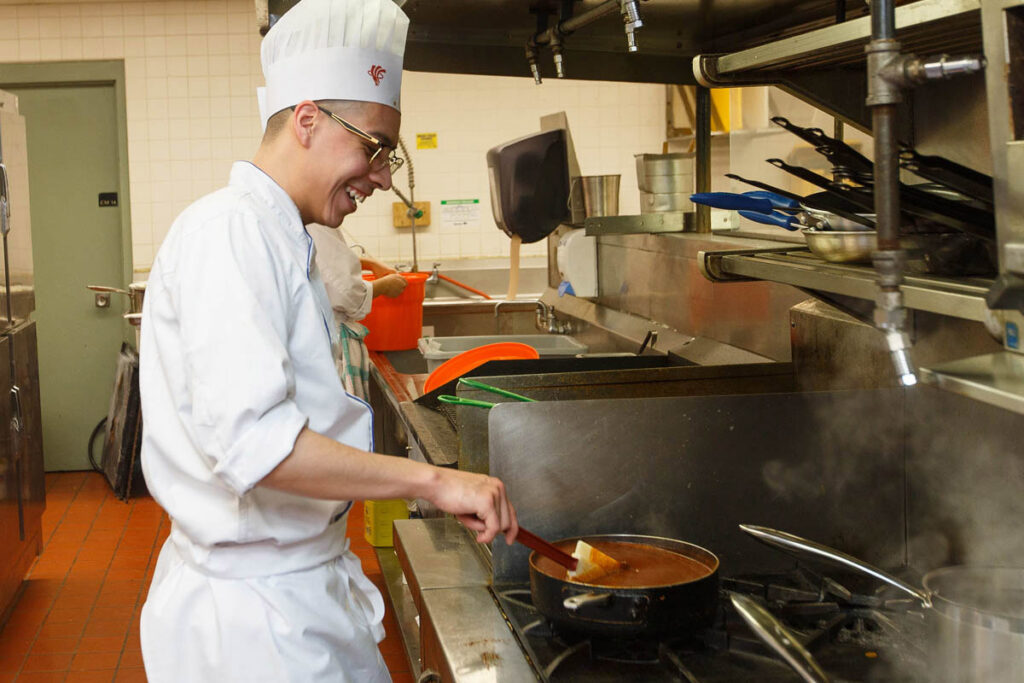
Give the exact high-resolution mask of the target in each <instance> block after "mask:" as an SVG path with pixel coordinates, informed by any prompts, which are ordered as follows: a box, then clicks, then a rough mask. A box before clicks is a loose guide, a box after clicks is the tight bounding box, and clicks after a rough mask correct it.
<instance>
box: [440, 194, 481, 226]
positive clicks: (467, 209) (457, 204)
mask: <svg viewBox="0 0 1024 683" xmlns="http://www.w3.org/2000/svg"><path fill="white" fill-rule="evenodd" d="M479 225H480V200H479V199H442V200H441V226H442V227H445V228H464V227H473V228H475V227H479Z"/></svg>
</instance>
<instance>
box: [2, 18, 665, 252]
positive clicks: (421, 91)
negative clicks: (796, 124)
mask: <svg viewBox="0 0 1024 683" xmlns="http://www.w3.org/2000/svg"><path fill="white" fill-rule="evenodd" d="M259 44H260V36H259V33H258V31H257V27H256V16H255V9H254V6H253V3H252V1H251V0H189V1H183V0H170V1H167V2H159V1H154V2H144V1H139V0H135V1H131V0H129V1H126V2H57V3H53V4H46V3H24V4H11V3H10V2H9V0H3V2H0V62H42V61H47V62H48V61H81V60H95V59H123V60H124V63H125V73H126V87H127V107H128V157H129V158H128V167H129V177H130V184H131V187H130V194H131V215H132V226H131V227H132V244H133V256H134V265H135V269H136V270H137V271H144V270H146V269H148V267H149V266H150V264H151V263H152V260H153V256H154V254H155V253H156V250H157V249H158V248H159V246H160V243H161V241H162V240H163V238H164V236H165V235H166V234H167V229H168V228H169V227H170V224H171V222H172V221H173V220H174V217H175V216H176V215H177V214H178V212H180V211H181V210H182V209H183V208H185V206H187V205H188V204H189V202H191V201H192V200H194V199H196V198H197V197H199V196H201V195H202V194H205V193H207V192H210V191H213V190H215V189H217V188H218V187H220V186H222V185H223V184H224V183H226V181H227V175H228V170H229V168H230V166H231V163H232V161H234V160H237V159H248V158H250V157H251V156H252V153H253V152H254V151H255V149H256V145H257V144H258V141H259V136H260V127H259V122H258V119H257V109H256V98H255V89H256V88H257V87H258V86H260V85H262V84H263V75H262V72H261V70H260V64H259ZM567 59H568V58H567ZM567 68H569V69H570V71H571V68H572V62H571V59H570V60H569V61H568V62H567ZM523 69H524V72H525V71H526V64H525V61H524V64H523ZM402 104H403V123H402V130H403V138H404V139H405V141H406V145H407V147H409V149H410V152H411V155H412V161H413V163H414V165H415V171H416V199H417V201H430V202H431V203H432V206H431V209H432V214H433V221H432V225H431V226H430V227H428V228H424V229H421V230H418V234H419V238H418V241H417V244H418V249H419V252H418V255H419V258H420V261H421V262H426V261H428V260H432V259H437V260H444V259H452V258H476V257H491V256H501V255H504V254H507V252H508V239H507V238H506V237H505V236H504V234H503V233H501V232H500V231H499V230H498V229H497V228H496V227H495V226H494V221H493V219H492V217H491V212H490V200H489V195H488V189H487V177H486V165H485V161H484V155H485V153H486V151H487V149H489V148H490V147H492V146H494V145H496V144H499V143H501V142H505V141H507V140H509V139H512V138H516V137H519V136H521V135H525V134H527V133H530V132H534V131H536V130H538V129H539V123H538V120H539V118H540V116H542V115H544V114H549V113H553V112H557V111H565V112H566V113H567V114H568V117H569V125H570V127H571V129H572V133H573V137H574V140H575V143H576V149H577V154H578V157H579V161H580V166H581V169H582V172H583V173H584V174H588V175H590V174H604V173H622V174H623V179H622V192H621V197H620V210H621V213H624V214H628V213H638V212H639V203H638V197H637V193H636V190H635V188H636V176H635V172H634V170H633V158H632V155H633V154H634V153H636V152H660V151H661V144H662V140H663V139H664V131H665V105H664V89H663V86H657V85H638V84H614V83H594V82H582V81H578V82H574V81H565V82H557V81H545V83H544V84H543V85H541V86H535V85H534V84H533V81H532V79H530V78H527V77H524V78H498V77H484V76H456V75H447V74H426V73H415V72H406V75H405V79H404V88H403V93H402ZM428 132H429V133H437V139H438V147H437V149H432V150H427V149H424V150H417V149H415V147H416V142H415V139H416V133H428ZM29 153H30V154H31V150H29ZM396 181H397V183H398V185H399V186H400V187H402V188H407V186H408V181H407V177H406V171H404V170H403V171H400V172H399V173H398V174H397V178H396ZM470 198H477V199H480V202H481V211H480V224H479V225H478V226H467V227H465V228H462V229H456V228H453V229H447V230H446V229H443V228H442V227H441V220H440V218H441V215H440V214H441V212H440V201H441V200H445V199H470ZM395 199H396V197H395V196H394V195H393V194H391V193H387V194H386V195H379V196H374V197H372V198H370V199H369V200H367V201H366V203H365V204H363V205H362V206H361V207H360V209H359V211H358V213H356V214H355V215H353V216H350V217H349V218H348V219H346V221H345V224H344V227H345V229H346V231H347V232H348V233H349V234H350V235H351V236H352V237H353V238H354V239H355V240H356V241H358V242H359V243H361V244H363V245H364V246H365V247H366V248H367V249H368V250H369V251H370V252H371V253H375V254H376V255H378V256H379V257H381V258H384V259H387V260H391V261H400V260H405V261H408V260H410V259H411V256H412V243H411V239H410V238H409V236H408V230H407V229H396V228H393V227H392V226H391V203H392V202H393V201H395ZM542 245H543V243H540V244H536V245H525V246H524V247H523V254H524V255H537V254H540V253H542V250H543V246H542Z"/></svg>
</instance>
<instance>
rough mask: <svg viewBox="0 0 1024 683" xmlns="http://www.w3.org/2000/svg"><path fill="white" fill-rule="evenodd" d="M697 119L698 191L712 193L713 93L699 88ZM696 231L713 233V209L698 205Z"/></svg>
mask: <svg viewBox="0 0 1024 683" xmlns="http://www.w3.org/2000/svg"><path fill="white" fill-rule="evenodd" d="M696 109H697V112H696V118H697V120H696V121H695V122H694V127H695V130H694V131H693V134H694V139H695V141H696V143H697V159H696V168H695V169H694V171H695V175H696V190H697V192H710V191H711V91H710V90H709V89H707V88H705V87H702V86H699V85H698V86H697V104H696ZM695 227H696V231H697V232H699V233H710V232H711V207H709V206H705V205H703V204H698V205H697V207H696V226H695Z"/></svg>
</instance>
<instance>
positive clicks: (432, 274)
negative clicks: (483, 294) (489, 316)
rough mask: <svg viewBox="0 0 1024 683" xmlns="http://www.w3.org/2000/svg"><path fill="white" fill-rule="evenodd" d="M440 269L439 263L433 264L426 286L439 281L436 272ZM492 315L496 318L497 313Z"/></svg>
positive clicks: (439, 277) (438, 275) (438, 274)
mask: <svg viewBox="0 0 1024 683" xmlns="http://www.w3.org/2000/svg"><path fill="white" fill-rule="evenodd" d="M440 267H441V264H440V263H437V262H435V263H434V268H433V270H431V271H430V275H429V276H428V277H427V284H428V285H436V284H437V283H438V281H439V280H440V279H441V276H440V273H438V272H437V269H438V268H440ZM494 315H495V316H497V315H498V314H497V312H495V314H494Z"/></svg>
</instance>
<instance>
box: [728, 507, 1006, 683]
mask: <svg viewBox="0 0 1024 683" xmlns="http://www.w3.org/2000/svg"><path fill="white" fill-rule="evenodd" d="M740 528H741V529H742V530H743V531H745V532H747V533H748V534H750V535H751V536H753V537H754V538H756V539H758V540H759V541H763V542H764V543H768V544H769V545H773V546H776V547H778V548H782V549H785V550H794V551H797V552H801V553H805V554H810V555H814V556H815V557H818V558H821V559H823V560H827V561H830V562H834V563H837V564H841V565H843V566H846V567H849V568H850V569H853V570H856V571H859V572H861V573H864V574H868V575H869V576H873V577H875V578H876V579H878V580H880V581H883V582H885V583H887V584H889V585H890V586H894V587H895V588H898V589H899V590H901V591H903V592H905V593H907V594H908V595H911V596H912V597H914V598H916V599H918V600H920V601H921V605H922V606H923V607H925V608H928V609H930V610H931V616H932V617H933V618H932V619H929V624H930V630H931V633H930V642H929V655H930V658H931V666H930V670H931V674H932V676H933V680H936V681H950V682H951V683H952V682H953V681H956V682H957V683H982V682H984V683H1003V682H1006V683H1010V682H1011V681H1021V680H1024V569H1022V568H1015V567H968V566H959V567H944V568H942V569H936V570H933V571H930V572H928V573H927V574H925V575H924V579H923V581H922V585H923V588H918V587H916V586H914V585H912V584H910V583H907V582H906V581H903V580H902V579H899V578H897V577H895V576H892V575H891V574H889V573H888V572H885V571H883V570H881V569H879V568H878V567H874V566H872V565H870V564H868V563H866V562H864V561H862V560H858V559H857V558H855V557H851V556H850V555H847V554H846V553H843V552H841V551H839V550H836V549H834V548H829V547H827V546H824V545H821V544H819V543H815V542H814V541H809V540H807V539H804V538H800V537H799V536H793V535H792V534H787V533H784V532H781V531H776V530H774V529H767V528H765V527H759V526H750V525H745V524H744V525H740Z"/></svg>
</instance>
